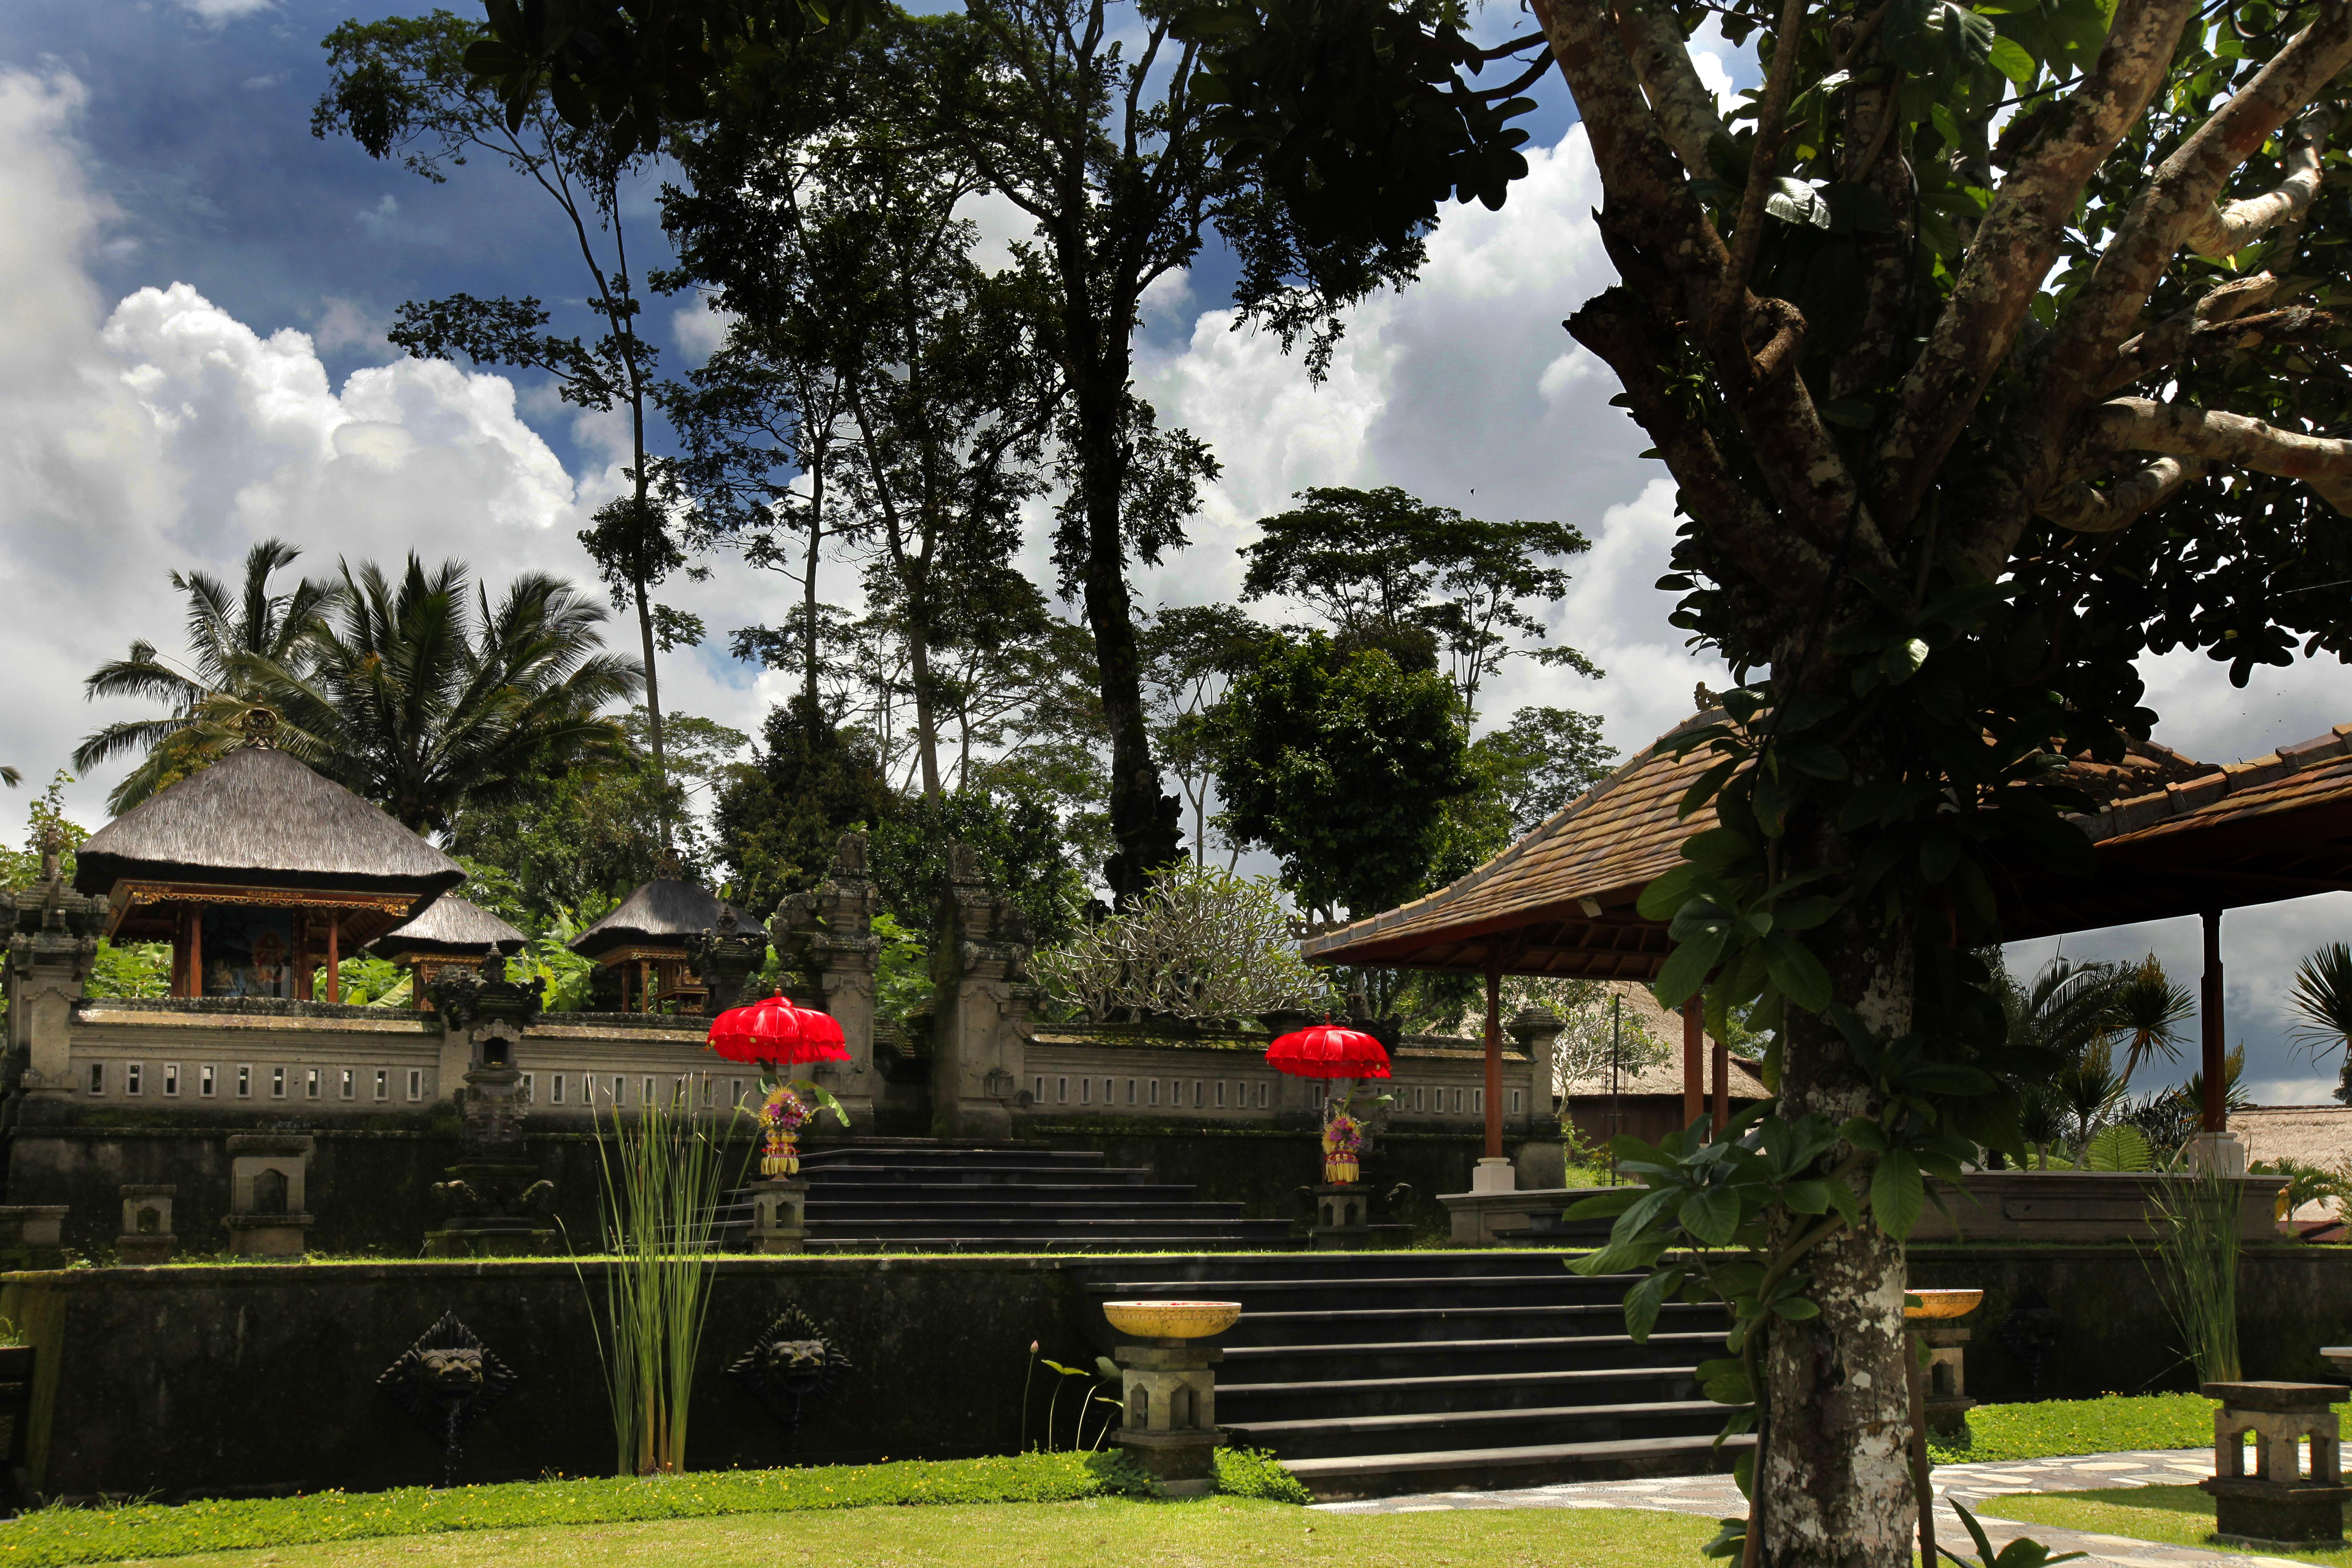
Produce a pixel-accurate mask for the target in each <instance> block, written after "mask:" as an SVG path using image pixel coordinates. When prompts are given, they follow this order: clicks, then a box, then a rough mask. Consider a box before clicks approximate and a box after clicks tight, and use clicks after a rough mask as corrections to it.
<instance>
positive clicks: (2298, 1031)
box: [2287, 942, 2352, 1061]
mask: <svg viewBox="0 0 2352 1568" xmlns="http://www.w3.org/2000/svg"><path fill="white" fill-rule="evenodd" d="M2287 1004H2288V1005H2289V1006H2290V1007H2291V1008H2292V1009H2293V1010H2294V1013H2295V1014H2296V1015H2297V1016H2298V1021H2297V1023H2296V1024H2295V1026H2294V1028H2293V1029H2292V1030H2290V1031H2289V1033H2290V1034H2291V1035H2292V1036H2293V1037H2294V1038H2295V1039H2298V1040H2302V1041H2304V1042H2305V1043H2306V1044H2308V1045H2309V1046H2310V1047H2311V1054H2312V1055H2313V1056H2314V1057H2316V1056H2318V1055H2319V1054H2320V1053H2321V1052H2322V1051H2332V1050H2335V1049H2336V1048H2337V1047H2343V1048H2344V1050H2345V1051H2346V1053H2347V1061H2352V945H2347V944H2346V943H2344V942H2329V943H2328V944H2327V945H2326V947H2323V948H2321V949H2319V950H2318V951H2317V952H2310V953H2306V954H2305V955H2304V960H2303V962H2302V963H2300V964H2298V965H2296V966H2295V971H2294V990H2292V991H2290V992H2288V993H2287Z"/></svg>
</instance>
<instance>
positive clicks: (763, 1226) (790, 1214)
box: [743, 1176, 808, 1253]
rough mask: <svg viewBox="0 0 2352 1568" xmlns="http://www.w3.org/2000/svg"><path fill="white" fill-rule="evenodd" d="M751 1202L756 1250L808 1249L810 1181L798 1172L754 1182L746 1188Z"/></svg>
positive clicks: (754, 1249)
mask: <svg viewBox="0 0 2352 1568" xmlns="http://www.w3.org/2000/svg"><path fill="white" fill-rule="evenodd" d="M743 1195H744V1196H745V1197H746V1198H747V1199H749V1200H750V1202H751V1250H752V1251H754V1252H767V1253H782V1252H805V1251H807V1250H808V1184H807V1183H806V1182H804V1181H803V1180H801V1178H799V1177H798V1176H780V1177H777V1178H776V1179H774V1180H772V1181H766V1182H754V1183H752V1184H751V1185H750V1186H748V1187H746V1188H744V1189H743Z"/></svg>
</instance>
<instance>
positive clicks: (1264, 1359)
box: [1218, 1332, 1723, 1384]
mask: <svg viewBox="0 0 2352 1568" xmlns="http://www.w3.org/2000/svg"><path fill="white" fill-rule="evenodd" d="M1722 1346H1723V1336H1722V1334H1721V1333H1720V1332H1696V1333H1655V1334H1652V1335H1651V1336H1650V1337H1649V1338H1648V1339H1647V1340H1646V1341H1643V1342H1641V1343H1638V1344H1637V1343H1635V1342H1633V1339H1632V1338H1631V1337H1630V1336H1628V1335H1625V1334H1576V1335H1561V1336H1556V1337H1550V1338H1541V1339H1503V1338H1496V1339H1476V1340H1396V1341H1391V1342H1386V1343H1364V1344H1324V1345H1234V1346H1229V1347H1227V1349H1226V1351H1225V1359H1224V1365H1225V1368H1226V1369H1227V1371H1226V1373H1225V1374H1223V1375H1221V1376H1220V1377H1219V1380H1218V1381H1219V1382H1220V1383H1221V1384H1222V1383H1223V1382H1224V1381H1226V1377H1227V1376H1230V1378H1231V1379H1232V1381H1234V1382H1235V1383H1325V1382H1332V1381H1336V1380H1344V1379H1360V1378H1374V1377H1432V1376H1444V1375H1458V1374H1465V1373H1502V1372H1575V1371H1580V1370H1583V1369H1586V1368H1591V1367H1622V1366H1636V1367H1638V1366H1665V1365H1695V1364H1696V1363H1697V1362H1698V1361H1699V1360H1700V1359H1701V1358H1703V1357H1706V1356H1710V1355H1717V1354H1720V1353H1721V1352H1722Z"/></svg>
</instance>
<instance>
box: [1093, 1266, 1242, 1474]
mask: <svg viewBox="0 0 2352 1568" xmlns="http://www.w3.org/2000/svg"><path fill="white" fill-rule="evenodd" d="M1241 1315H1242V1307H1241V1303H1240V1302H1238V1301H1106V1302H1104V1303H1103V1316H1104V1317H1106V1318H1108V1320H1109V1321H1110V1326H1111V1327H1112V1328H1114V1329H1117V1330H1118V1331H1120V1332H1121V1333H1125V1334H1133V1335H1135V1336H1137V1338H1138V1339H1139V1341H1140V1343H1137V1344H1124V1345H1120V1346H1119V1347H1118V1349H1117V1350H1115V1351H1113V1352H1111V1359H1112V1360H1113V1361H1114V1362H1116V1363H1118V1367H1119V1369H1120V1372H1119V1405H1120V1407H1121V1411H1122V1415H1121V1417H1120V1421H1119V1427H1118V1446H1119V1447H1122V1448H1124V1449H1126V1450H1127V1452H1128V1454H1129V1457H1130V1458H1133V1459H1134V1460H1135V1461H1136V1462H1137V1463H1138V1464H1139V1465H1141V1466H1142V1467H1143V1468H1144V1469H1145V1470H1146V1471H1147V1472H1148V1473H1149V1474H1150V1477H1151V1489H1152V1491H1153V1492H1154V1493H1155V1494H1156V1495H1158V1496H1160V1497H1206V1496H1207V1495H1208V1494H1209V1493H1211V1492H1212V1491H1214V1490H1215V1489H1216V1485H1217V1444H1218V1442H1219V1441H1220V1440H1221V1439H1222V1438H1223V1436H1224V1434H1223V1432H1221V1431H1220V1430H1219V1429H1218V1426H1217V1374H1216V1372H1215V1367H1216V1363H1219V1362H1221V1361H1223V1359H1224V1354H1225V1352H1223V1351H1222V1350H1220V1349H1218V1348H1217V1347H1216V1346H1214V1345H1211V1344H1205V1343H1203V1341H1205V1340H1207V1339H1209V1338H1211V1337H1213V1336H1214V1335H1217V1334H1221V1333H1223V1332H1224V1331H1226V1330H1227V1329H1229V1328H1231V1327H1233V1325H1234V1322H1235V1321H1237V1320H1238V1319H1239V1318H1240V1317H1241Z"/></svg>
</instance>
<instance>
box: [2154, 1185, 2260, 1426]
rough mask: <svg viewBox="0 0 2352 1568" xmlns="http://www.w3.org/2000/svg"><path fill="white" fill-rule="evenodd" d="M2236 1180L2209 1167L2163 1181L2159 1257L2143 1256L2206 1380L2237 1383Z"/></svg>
mask: <svg viewBox="0 0 2352 1568" xmlns="http://www.w3.org/2000/svg"><path fill="white" fill-rule="evenodd" d="M2238 1203H2239V1199H2238V1192H2237V1184H2235V1183H2233V1182H2229V1181H2224V1180H2223V1179H2222V1178H2221V1176H2219V1175H2218V1174H2215V1173H2212V1172H2210V1171H2205V1172H2200V1173H2197V1174H2195V1175H2191V1176H2187V1177H2183V1178H2181V1179H2179V1180H2178V1181H2170V1182H2160V1183H2158V1184H2157V1190H2156V1192H2155V1194H2153V1195H2152V1196H2151V1197H2150V1198H2149V1200H2148V1218H2149V1220H2150V1221H2151V1222H2152V1223H2153V1224H2154V1226H2155V1228H2156V1234H2157V1245H2156V1254H2155V1256H2154V1257H2153V1258H2151V1257H2149V1256H2148V1255H2147V1254H2146V1253H2142V1254H2141V1257H2140V1261H2141V1262H2142V1263H2143V1264H2145V1265H2146V1266H2147V1271H2148V1275H2149V1277H2150V1278H2151V1279H2154V1280H2155V1282H2156V1289H2157V1293H2158V1295H2159V1296H2160V1297H2161V1298H2162V1299H2163V1301H2164V1309H2165V1311H2166V1313H2167V1314H2168V1316H2169V1317H2170V1318H2171V1319H2172V1321H2173V1325H2174V1327H2176V1328H2178V1329H2179V1331H2180V1338H2181V1340H2182V1342H2184V1343H2185V1344H2186V1346H2187V1347H2188V1352H2189V1361H2190V1362H2191V1363H2194V1364H2195V1366H2196V1368H2197V1380H2198V1381H2199V1382H2200V1383H2234V1382H2236V1381H2237V1379H2238V1376H2239V1361H2238V1245H2239V1244H2238Z"/></svg>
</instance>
